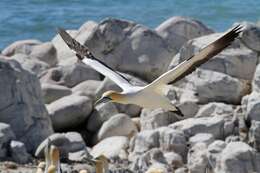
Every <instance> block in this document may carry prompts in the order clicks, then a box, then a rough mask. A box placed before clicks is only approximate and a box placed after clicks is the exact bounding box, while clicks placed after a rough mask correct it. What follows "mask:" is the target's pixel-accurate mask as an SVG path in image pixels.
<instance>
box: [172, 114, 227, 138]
mask: <svg viewBox="0 0 260 173" xmlns="http://www.w3.org/2000/svg"><path fill="white" fill-rule="evenodd" d="M224 123H225V120H224V118H223V117H221V116H214V117H201V118H188V119H185V120H181V121H178V122H176V123H173V124H171V125H170V126H169V127H171V128H173V129H177V130H181V131H183V132H184V133H185V135H187V136H189V137H190V136H194V135H195V134H197V133H205V132H207V133H210V134H212V135H213V136H214V137H215V138H217V139H218V138H223V135H224Z"/></svg>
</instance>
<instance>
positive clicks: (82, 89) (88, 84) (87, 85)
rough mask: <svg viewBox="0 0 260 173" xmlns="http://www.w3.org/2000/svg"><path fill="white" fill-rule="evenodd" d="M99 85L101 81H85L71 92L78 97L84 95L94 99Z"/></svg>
mask: <svg viewBox="0 0 260 173" xmlns="http://www.w3.org/2000/svg"><path fill="white" fill-rule="evenodd" d="M100 84H101V81H98V80H86V81H83V82H81V83H79V84H78V85H76V86H74V87H73V88H72V89H71V90H72V92H73V93H77V94H79V95H86V96H89V97H92V98H93V99H95V98H96V95H95V92H96V89H97V88H98V87H99V85H100Z"/></svg>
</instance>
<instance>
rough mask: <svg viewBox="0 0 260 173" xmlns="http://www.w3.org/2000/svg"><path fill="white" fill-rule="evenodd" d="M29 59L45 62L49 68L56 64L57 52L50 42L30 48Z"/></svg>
mask: <svg viewBox="0 0 260 173" xmlns="http://www.w3.org/2000/svg"><path fill="white" fill-rule="evenodd" d="M29 56H30V57H31V59H37V60H39V61H42V62H45V63H46V64H48V65H49V66H50V67H53V66H55V65H56V64H57V63H58V59H57V52H56V49H55V47H54V46H53V44H52V43H51V42H46V43H42V44H40V45H35V46H33V48H32V52H31V53H30V54H29Z"/></svg>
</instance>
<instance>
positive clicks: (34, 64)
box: [9, 53, 50, 77]
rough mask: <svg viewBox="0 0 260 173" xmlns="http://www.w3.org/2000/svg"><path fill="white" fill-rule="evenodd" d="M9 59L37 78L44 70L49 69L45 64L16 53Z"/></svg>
mask: <svg viewBox="0 0 260 173" xmlns="http://www.w3.org/2000/svg"><path fill="white" fill-rule="evenodd" d="M9 59H13V60H16V61H17V62H19V63H20V64H21V66H22V67H23V69H25V70H28V71H29V72H31V73H34V74H36V75H37V76H38V77H40V76H41V75H42V74H43V73H44V72H45V71H46V70H48V69H49V68H50V66H49V65H48V64H47V63H45V62H43V61H39V60H37V59H33V58H31V57H30V56H29V55H26V54H21V53H17V54H14V55H13V56H11V57H10V58H9Z"/></svg>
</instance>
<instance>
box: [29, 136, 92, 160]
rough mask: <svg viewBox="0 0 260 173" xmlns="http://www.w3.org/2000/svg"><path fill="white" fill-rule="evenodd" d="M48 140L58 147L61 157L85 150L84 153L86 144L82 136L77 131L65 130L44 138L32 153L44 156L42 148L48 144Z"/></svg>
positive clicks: (40, 156) (39, 156)
mask: <svg viewBox="0 0 260 173" xmlns="http://www.w3.org/2000/svg"><path fill="white" fill-rule="evenodd" d="M48 141H49V142H50V144H51V145H55V146H56V147H58V148H59V150H60V152H61V157H62V158H68V156H69V154H70V153H75V152H79V151H85V152H86V154H88V153H87V150H86V145H85V142H84V140H83V138H82V136H81V135H80V134H79V133H77V132H67V133H54V134H52V135H50V136H49V137H48V138H46V139H45V140H44V141H42V142H41V144H40V145H39V146H38V148H37V150H36V152H35V153H34V155H35V156H36V157H38V158H43V157H44V149H45V147H46V146H47V144H48Z"/></svg>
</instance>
